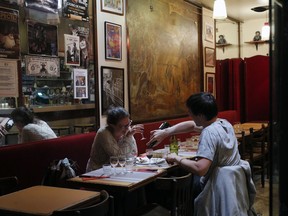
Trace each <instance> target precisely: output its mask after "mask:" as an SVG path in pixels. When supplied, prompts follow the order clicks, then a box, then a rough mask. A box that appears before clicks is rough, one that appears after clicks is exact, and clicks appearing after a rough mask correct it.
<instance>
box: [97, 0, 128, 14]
mask: <svg viewBox="0 0 288 216" xmlns="http://www.w3.org/2000/svg"><path fill="white" fill-rule="evenodd" d="M101 11H104V12H108V13H113V14H118V15H123V14H124V0H118V1H115V0H101Z"/></svg>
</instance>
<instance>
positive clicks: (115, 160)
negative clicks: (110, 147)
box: [110, 156, 119, 175]
mask: <svg viewBox="0 0 288 216" xmlns="http://www.w3.org/2000/svg"><path fill="white" fill-rule="evenodd" d="M118 162H119V159H118V157H117V156H110V164H111V166H112V167H113V174H114V175H116V171H115V167H116V166H117V164H118Z"/></svg>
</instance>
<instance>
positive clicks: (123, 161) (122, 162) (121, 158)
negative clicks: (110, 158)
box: [118, 155, 126, 174]
mask: <svg viewBox="0 0 288 216" xmlns="http://www.w3.org/2000/svg"><path fill="white" fill-rule="evenodd" d="M118 162H119V165H120V166H121V169H122V172H121V174H124V166H125V164H126V157H125V156H124V155H120V156H119V158H118Z"/></svg>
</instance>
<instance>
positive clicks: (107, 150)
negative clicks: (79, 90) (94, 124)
mask: <svg viewBox="0 0 288 216" xmlns="http://www.w3.org/2000/svg"><path fill="white" fill-rule="evenodd" d="M129 117H130V115H129V113H128V112H127V111H126V110H125V109H124V108H123V107H112V108H110V109H108V111H107V125H106V126H104V127H101V128H99V130H98V131H97V133H96V136H95V138H94V142H93V145H92V148H91V152H90V158H89V160H88V163H87V167H86V171H87V172H89V171H92V170H95V169H98V168H100V167H102V165H103V164H105V163H109V160H110V156H119V155H128V154H134V155H137V153H138V151H137V145H136V141H135V139H134V137H133V135H134V134H135V133H141V131H143V129H144V128H143V125H141V124H137V125H133V126H131V123H132V121H131V120H130V118H129Z"/></svg>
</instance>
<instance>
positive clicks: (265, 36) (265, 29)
mask: <svg viewBox="0 0 288 216" xmlns="http://www.w3.org/2000/svg"><path fill="white" fill-rule="evenodd" d="M267 16H268V12H266V20H267V19H268V18H267ZM261 35H262V40H269V37H270V26H269V23H268V21H267V22H265V23H264V26H263V27H262V31H261Z"/></svg>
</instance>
